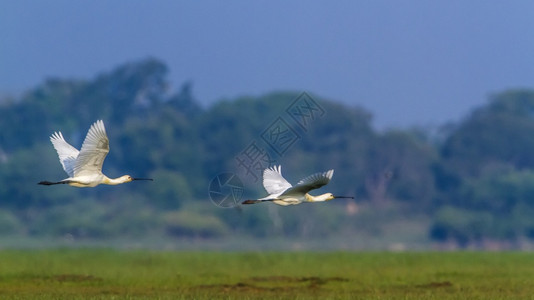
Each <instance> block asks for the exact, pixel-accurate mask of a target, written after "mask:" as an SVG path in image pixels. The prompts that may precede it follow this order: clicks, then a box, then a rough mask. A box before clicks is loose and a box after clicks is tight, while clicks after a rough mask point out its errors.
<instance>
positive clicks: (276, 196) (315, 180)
mask: <svg viewBox="0 0 534 300" xmlns="http://www.w3.org/2000/svg"><path fill="white" fill-rule="evenodd" d="M332 175H334V170H329V171H327V172H323V173H315V174H313V175H310V176H308V177H306V178H304V179H302V180H301V181H299V182H298V183H297V185H295V186H291V184H290V183H289V182H287V180H286V179H285V178H284V177H283V176H282V166H278V167H276V166H274V167H271V168H268V169H265V170H264V171H263V187H264V188H265V190H266V191H267V193H269V194H270V195H269V196H267V197H265V198H261V199H257V200H245V201H243V202H242V204H254V203H259V202H263V201H272V202H274V203H276V204H278V205H283V206H286V205H295V204H300V203H302V202H323V201H328V200H332V199H334V198H351V199H354V197H345V196H334V195H332V193H326V194H322V195H318V196H312V195H310V194H308V192H309V191H311V190H314V189H318V188H320V187H322V186H323V185H326V184H328V183H329V182H330V179H332Z"/></svg>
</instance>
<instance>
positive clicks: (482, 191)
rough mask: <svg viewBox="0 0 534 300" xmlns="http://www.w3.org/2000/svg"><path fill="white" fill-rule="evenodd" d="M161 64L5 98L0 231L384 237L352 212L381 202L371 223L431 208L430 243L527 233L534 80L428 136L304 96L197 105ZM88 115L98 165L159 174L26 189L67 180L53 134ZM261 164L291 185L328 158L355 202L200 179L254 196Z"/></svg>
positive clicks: (340, 188) (110, 170) (76, 137)
mask: <svg viewBox="0 0 534 300" xmlns="http://www.w3.org/2000/svg"><path fill="white" fill-rule="evenodd" d="M167 72H168V69H167V67H166V66H165V64H163V63H162V62H160V61H158V60H155V59H146V60H142V61H139V62H134V63H129V64H126V65H123V66H120V67H118V68H116V69H115V70H113V71H111V72H109V73H104V74H101V75H99V76H97V77H96V78H94V79H92V80H77V81H74V80H61V79H50V80H47V81H46V82H44V83H43V84H41V85H40V86H38V87H36V88H34V89H32V90H30V91H28V92H26V93H24V94H23V95H21V96H19V97H15V98H5V99H2V101H1V102H0V128H2V130H0V179H1V184H0V199H1V202H0V233H2V234H5V235H7V234H17V235H19V234H20V235H36V236H65V235H68V236H73V237H80V238H84V237H89V238H109V237H116V236H129V237H137V236H145V235H151V234H155V235H161V236H177V237H181V236H186V237H202V238H209V237H219V236H226V235H229V234H238V235H244V236H247V235H254V236H259V237H261V236H273V235H275V236H276V235H283V236H295V237H321V236H325V235H330V234H334V233H335V234H339V235H344V236H351V235H353V234H354V233H355V232H362V231H366V230H367V231H369V232H370V233H371V234H375V233H376V234H380V233H383V230H384V229H383V228H382V227H380V226H376V224H374V225H372V223H373V221H372V220H371V221H370V222H369V223H367V224H363V222H362V220H363V219H365V213H366V212H369V211H387V212H388V214H389V212H391V211H392V209H393V210H394V211H395V212H394V213H393V215H394V216H395V217H393V218H391V217H390V216H389V215H388V216H387V217H386V214H384V215H383V216H382V218H377V219H376V220H374V222H375V223H377V222H387V221H388V220H389V221H391V220H393V219H399V218H401V219H410V218H412V217H413V216H427V217H428V219H430V220H432V221H430V222H426V223H425V222H423V223H422V224H424V226H427V227H428V228H427V232H428V233H429V236H430V237H431V238H432V239H434V240H436V241H448V242H454V243H458V244H460V245H469V244H472V243H483V242H484V241H487V240H505V241H512V242H516V241H519V240H521V239H530V238H534V221H532V220H533V219H532V218H531V217H530V216H531V212H534V188H533V187H532V186H533V185H532V184H531V182H532V181H533V180H534V155H533V153H534V91H527V90H521V91H508V92H504V93H502V94H498V95H496V96H494V97H493V98H492V99H490V101H489V103H488V104H487V105H485V106H483V107H480V108H478V109H476V110H475V111H473V112H472V114H470V115H469V116H467V117H466V118H465V119H464V120H463V121H461V122H459V123H457V124H452V125H448V126H446V127H445V126H444V133H443V134H442V135H441V136H440V137H439V138H438V137H436V136H435V135H433V134H431V133H429V132H426V131H425V130H424V129H413V130H399V129H394V130H387V131H384V132H378V131H376V130H375V129H373V127H372V125H371V121H372V118H371V115H370V113H369V112H367V111H366V110H365V109H363V108H360V107H356V106H347V105H342V104H339V103H336V102H333V101H329V100H327V99H322V98H320V97H317V96H315V95H313V94H306V93H295V92H278V93H271V94H267V95H263V96H259V97H240V98H238V99H231V100H221V101H219V102H217V103H216V104H214V105H212V106H209V107H203V106H201V105H200V104H199V102H198V101H197V100H196V99H195V98H194V94H193V91H192V85H191V83H189V82H186V83H184V84H183V85H182V87H181V88H180V89H179V90H178V91H176V92H170V91H169V84H168V82H167V78H166V76H167ZM97 119H103V120H104V122H105V124H106V128H107V133H108V136H109V138H110V145H111V152H110V153H109V155H108V157H107V159H106V162H105V164H104V173H106V174H107V175H108V176H110V177H118V176H120V175H123V174H124V173H126V174H131V175H133V176H138V177H141V176H142V177H148V176H150V177H153V178H155V181H154V182H134V183H130V184H124V185H121V186H116V187H108V186H99V187H96V188H93V189H76V188H71V187H68V186H53V187H45V186H38V185H36V183H37V182H38V181H40V180H60V179H63V178H65V177H66V176H65V174H64V172H63V170H62V169H61V166H60V165H59V163H58V161H57V155H56V153H55V151H54V149H53V148H52V146H51V144H50V142H49V140H48V137H49V136H50V134H51V133H52V132H54V131H59V130H60V131H62V133H63V134H64V136H65V138H66V139H67V140H68V141H69V142H71V144H73V145H74V146H75V147H79V146H80V145H81V143H82V142H83V138H84V137H85V134H86V132H87V130H88V128H89V126H90V125H91V124H92V123H93V122H94V121H95V120H97ZM272 164H282V165H283V170H284V174H285V175H286V177H287V178H288V180H289V181H291V182H296V181H297V180H298V179H300V178H302V177H303V176H306V175H308V174H311V173H314V172H318V171H325V170H328V169H330V168H333V169H335V175H334V180H333V181H332V182H331V184H330V185H328V191H332V192H333V193H335V194H340V195H342V194H344V195H354V196H356V199H357V200H356V201H337V202H336V201H333V202H330V203H328V205H321V204H319V205H305V206H300V207H298V208H295V207H287V208H283V209H280V208H277V207H273V206H269V205H256V206H251V207H246V208H242V209H224V208H220V207H218V206H216V205H214V204H213V203H212V201H210V197H209V194H208V192H209V191H208V190H209V186H210V182H211V181H212V179H214V178H215V177H216V176H217V175H218V174H221V173H224V172H230V173H235V174H237V175H238V176H239V178H240V179H241V181H242V182H243V184H244V194H243V195H242V197H243V199H244V198H246V197H256V196H260V195H263V193H264V191H263V189H262V187H261V178H260V176H261V169H262V168H264V167H266V166H268V165H272ZM240 199H241V198H240ZM362 208H363V209H362ZM369 219H371V218H367V220H369ZM370 224H371V225H370ZM399 224H402V223H399ZM362 225H363V226H362ZM377 228H378V229H377ZM380 228H382V229H380Z"/></svg>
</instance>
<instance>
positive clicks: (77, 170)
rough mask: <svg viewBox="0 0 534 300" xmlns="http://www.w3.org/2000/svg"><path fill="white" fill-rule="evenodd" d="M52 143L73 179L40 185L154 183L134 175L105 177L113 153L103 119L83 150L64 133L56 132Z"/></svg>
mask: <svg viewBox="0 0 534 300" xmlns="http://www.w3.org/2000/svg"><path fill="white" fill-rule="evenodd" d="M50 141H51V142H52V145H54V148H55V149H56V151H57V154H58V156H59V162H60V163H61V165H62V166H63V169H64V170H65V172H66V173H67V174H68V175H69V177H68V178H66V179H63V180H61V181H58V182H49V181H41V182H39V184H43V185H53V184H68V185H70V186H75V187H95V186H97V185H99V184H109V185H117V184H121V183H125V182H130V181H132V180H152V179H141V178H132V177H131V176H130V175H124V176H121V177H118V178H115V179H112V178H108V177H107V176H106V175H104V174H102V165H103V164H104V160H105V159H106V155H107V154H108V152H109V140H108V136H107V134H106V128H105V127H104V122H103V121H102V120H98V121H96V122H95V123H94V124H93V125H91V128H90V129H89V132H87V136H86V137H85V140H84V141H83V144H82V148H81V149H80V151H78V149H76V148H74V147H73V146H71V145H70V144H69V143H67V142H66V141H65V139H64V138H63V134H61V132H54V134H52V136H51V137H50Z"/></svg>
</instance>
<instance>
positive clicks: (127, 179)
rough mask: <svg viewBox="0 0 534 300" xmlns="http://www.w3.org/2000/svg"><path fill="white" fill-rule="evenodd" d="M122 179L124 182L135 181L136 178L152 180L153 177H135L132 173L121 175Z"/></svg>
mask: <svg viewBox="0 0 534 300" xmlns="http://www.w3.org/2000/svg"><path fill="white" fill-rule="evenodd" d="M120 180H121V181H122V182H123V183H124V182H130V181H134V180H150V181H152V180H153V179H152V178H134V177H132V176H130V175H124V176H121V177H120Z"/></svg>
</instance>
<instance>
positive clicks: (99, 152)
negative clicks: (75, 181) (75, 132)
mask: <svg viewBox="0 0 534 300" xmlns="http://www.w3.org/2000/svg"><path fill="white" fill-rule="evenodd" d="M108 152H109V140H108V136H107V135H106V128H105V127H104V122H102V120H98V121H96V122H95V123H94V124H93V125H91V128H90V129H89V132H87V136H86V137H85V140H84V141H83V144H82V149H81V150H80V154H79V155H78V158H77V159H76V165H75V166H74V176H79V175H82V174H83V173H85V172H89V173H91V174H93V173H100V172H102V164H104V159H105V158H106V155H107V154H108Z"/></svg>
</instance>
